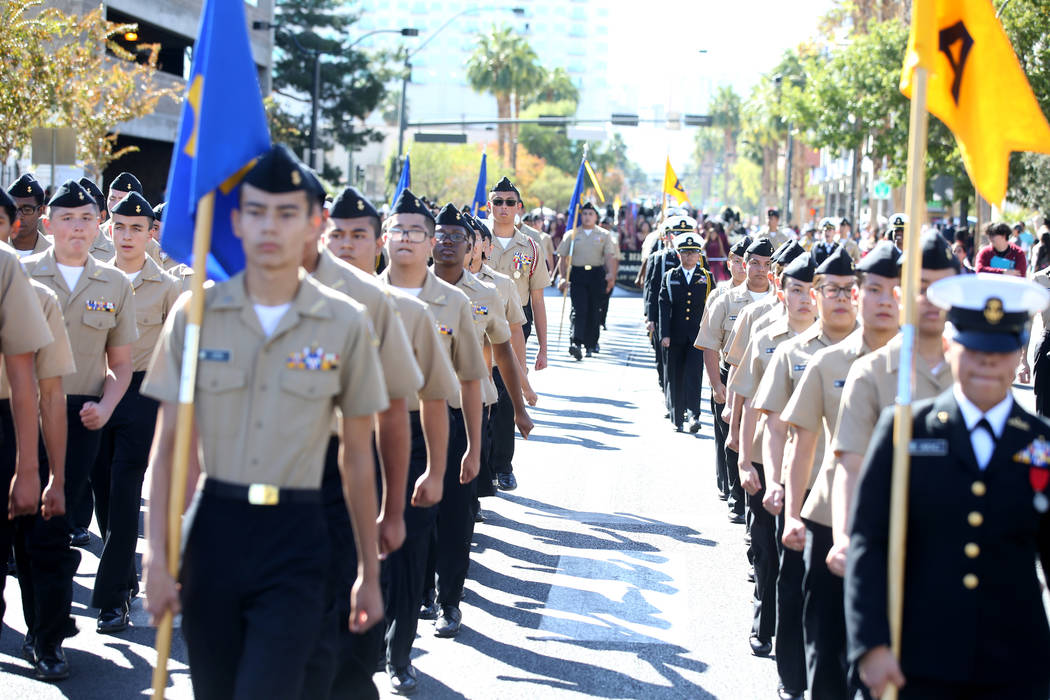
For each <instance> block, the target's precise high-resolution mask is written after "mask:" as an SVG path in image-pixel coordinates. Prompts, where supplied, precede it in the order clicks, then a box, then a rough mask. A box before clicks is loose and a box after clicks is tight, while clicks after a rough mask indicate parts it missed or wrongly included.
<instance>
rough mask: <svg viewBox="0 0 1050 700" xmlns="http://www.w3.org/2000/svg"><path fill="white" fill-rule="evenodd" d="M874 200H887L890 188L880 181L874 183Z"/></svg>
mask: <svg viewBox="0 0 1050 700" xmlns="http://www.w3.org/2000/svg"><path fill="white" fill-rule="evenodd" d="M875 198H876V199H889V198H890V186H889V185H887V184H886V183H885V182H883V181H882V180H879V181H878V182H876V183H875Z"/></svg>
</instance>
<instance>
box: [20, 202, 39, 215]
mask: <svg viewBox="0 0 1050 700" xmlns="http://www.w3.org/2000/svg"><path fill="white" fill-rule="evenodd" d="M37 209H38V207H34V206H31V205H29V204H24V205H22V206H20V207H18V213H19V214H21V215H22V216H31V215H32V214H33V213H34V212H35V211H36V210H37Z"/></svg>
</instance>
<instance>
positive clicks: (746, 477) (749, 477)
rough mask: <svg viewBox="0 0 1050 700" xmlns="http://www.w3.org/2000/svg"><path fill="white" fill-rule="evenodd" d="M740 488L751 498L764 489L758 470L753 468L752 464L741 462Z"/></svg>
mask: <svg viewBox="0 0 1050 700" xmlns="http://www.w3.org/2000/svg"><path fill="white" fill-rule="evenodd" d="M738 469H739V471H740V486H741V487H742V488H743V489H744V491H746V492H747V494H748V495H749V496H754V495H755V494H756V493H758V492H759V490H760V489H761V488H762V480H761V479H759V478H758V470H757V469H755V468H754V467H752V466H751V463H750V462H746V461H744V460H741V464H740V466H739V468H738Z"/></svg>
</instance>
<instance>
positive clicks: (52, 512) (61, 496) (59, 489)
mask: <svg viewBox="0 0 1050 700" xmlns="http://www.w3.org/2000/svg"><path fill="white" fill-rule="evenodd" d="M42 499H43V501H44V505H43V507H42V508H41V509H40V514H41V515H43V516H44V520H50V519H51V518H54V517H56V516H59V515H65V514H66V485H65V484H64V483H62V482H61V481H58V482H56V481H55V477H51V480H50V481H48V482H47V488H45V489H44V495H43V497H42Z"/></svg>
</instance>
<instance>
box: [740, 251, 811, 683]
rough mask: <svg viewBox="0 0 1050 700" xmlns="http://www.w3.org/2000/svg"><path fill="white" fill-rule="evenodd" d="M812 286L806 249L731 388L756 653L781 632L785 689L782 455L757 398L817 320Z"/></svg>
mask: <svg viewBox="0 0 1050 700" xmlns="http://www.w3.org/2000/svg"><path fill="white" fill-rule="evenodd" d="M812 284H813V263H812V262H811V260H810V258H809V254H808V253H803V254H802V255H800V256H799V257H797V258H795V260H794V261H793V262H792V263H791V264H790V265H788V266H787V267H786V268H785V269H784V271H783V272H782V273H781V285H780V286H781V288H780V290H778V291H777V297H778V298H779V299H780V302H781V303H782V304H783V305H784V307H785V309H786V314H785V316H784V317H783V318H782V319H780V320H779V321H777V322H775V323H773V324H772V325H770V326H768V327H767V328H765V329H763V330H762V331H761V332H759V333H758V334H757V335H755V336H754V337H752V339H751V340H750V341H749V342H748V345H747V350H746V351H745V353H744V360H743V362H742V363H741V364H740V367H739V368H738V369H737V372H736V373H735V374H734V376H733V378H732V379H731V380H730V382H729V387H728V388H729V391H733V392H735V393H736V394H737V399H738V400H742V403H743V406H742V408H743V416H742V421H741V426H740V437H739V441H740V455H739V466H738V468H739V472H740V485H741V487H742V488H743V489H744V491H745V492H746V493H747V494H748V506H749V519H750V530H749V531H750V533H751V552H752V554H753V556H754V567H755V597H754V621H753V624H752V627H751V637H750V639H749V642H750V644H751V652H752V653H753V654H755V655H756V656H768V655H769V653H770V652H771V651H772V650H773V635H774V631H775V632H776V635H777V638H778V639H777V641H778V649H777V671H778V674H779V675H780V681H781V687H782V689H785V690H788V691H794V690H796V689H797V685H796V678H795V676H796V675H797V673H792V672H791V670H795V669H792V668H791V661H792V660H793V659H795V658H798V657H797V654H796V656H794V657H792V656H790V655H789V654H788V653H787V652H786V647H787V646H789V645H785V644H783V643H781V642H782V641H789V640H790V641H794V640H793V638H792V636H791V635H789V634H785V633H783V632H782V631H781V627H783V624H782V623H781V622H778V619H777V618H778V606H777V578H778V572H779V562H778V550H777V546H776V532H777V526H776V520H775V518H774V517H773V514H772V513H770V512H769V511H768V510H766V509H765V508H764V507H763V504H762V502H763V497H764V496H765V494H766V490H767V487H768V488H773V486H774V484H775V483H776V479H775V478H774V477H776V476H777V474H776V473H775V472H776V471H777V467H778V466H779V462H778V460H777V457H779V456H778V455H774V456H773V458H772V459H770V460H768V461H767V460H766V458H765V456H764V455H763V453H762V444H763V434H764V433H765V432H766V427H767V426H766V418H765V415H764V414H762V413H761V412H760V411H759V410H758V408H757V406H756V404H755V401H756V400H758V399H760V398H762V396H761V394H760V392H759V388H760V387H761V386H762V384H763V377H764V375H765V374H766V370H767V368H768V367H769V364H770V361H771V360H772V358H773V357H774V353H775V352H776V351H777V347H778V346H779V345H781V344H782V343H784V342H785V341H787V340H789V339H791V338H793V337H795V336H797V335H798V334H800V333H802V332H803V331H805V330H806V329H807V328H809V327H810V326H812V325H813V322H814V320H815V313H814V306H813V300H812V299H811V298H810V293H809V292H810V288H811V287H812Z"/></svg>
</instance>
